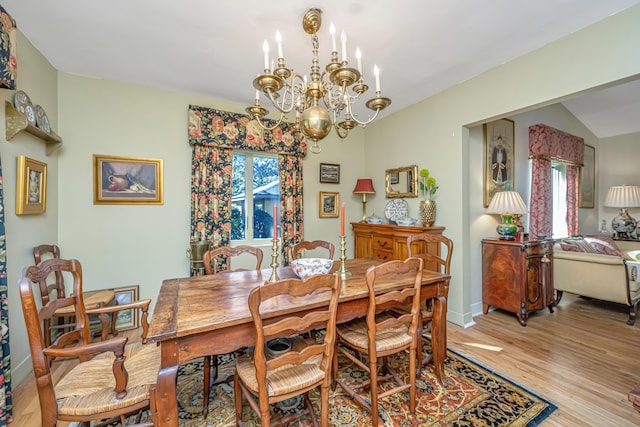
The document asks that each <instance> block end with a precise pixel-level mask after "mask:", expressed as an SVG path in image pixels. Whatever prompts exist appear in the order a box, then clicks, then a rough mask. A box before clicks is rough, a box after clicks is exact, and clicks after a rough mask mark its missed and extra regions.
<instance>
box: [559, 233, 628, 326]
mask: <svg viewBox="0 0 640 427" xmlns="http://www.w3.org/2000/svg"><path fill="white" fill-rule="evenodd" d="M639 270H640V242H627V241H614V240H613V239H611V238H610V237H606V236H592V237H589V236H585V237H578V238H574V237H572V238H566V239H558V240H556V241H555V243H554V248H553V282H554V283H553V285H554V288H555V290H556V303H558V302H560V299H561V298H562V294H563V292H569V293H572V294H576V295H581V296H584V297H588V298H593V299H598V300H603V301H609V302H614V303H619V304H624V305H626V306H627V307H629V320H628V321H627V324H629V325H633V323H634V322H635V320H636V312H637V308H638V303H639V302H640V278H639V277H638V272H639Z"/></svg>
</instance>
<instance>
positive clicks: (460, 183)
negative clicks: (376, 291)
mask: <svg viewBox="0 0 640 427" xmlns="http://www.w3.org/2000/svg"><path fill="white" fill-rule="evenodd" d="M638 22H640V6H635V7H632V8H630V9H628V10H627V11H625V12H623V13H621V14H618V15H614V16H612V17H609V18H607V19H605V20H603V21H601V22H599V23H596V24H594V25H592V26H590V27H588V28H586V29H583V30H581V31H577V32H575V33H573V34H571V35H569V36H567V37H564V38H562V39H560V40H558V41H556V42H554V43H551V44H549V45H547V46H545V47H543V48H541V49H538V50H536V51H534V52H532V53H530V54H527V55H524V56H522V57H520V58H518V59H516V60H514V61H511V62H508V63H506V64H503V65H501V66H499V67H496V68H494V69H492V70H490V71H488V72H486V73H483V74H482V75H480V76H478V77H476V78H474V79H471V80H469V81H466V82H464V83H461V84H460V85H458V86H455V87H453V88H450V89H448V90H445V91H443V92H442V93H440V94H437V95H435V96H433V97H431V98H429V99H426V100H424V101H422V102H419V103H417V104H415V105H413V106H411V107H409V108H406V109H404V110H402V111H400V112H397V113H395V114H393V115H391V116H389V117H387V118H385V119H383V120H381V121H379V122H376V123H374V124H373V125H372V126H370V127H368V128H367V134H366V142H367V149H366V151H365V157H366V162H365V164H366V167H367V169H366V172H367V173H368V174H369V175H372V176H374V177H375V176H380V174H381V173H382V171H384V170H385V169H387V168H389V167H397V166H401V165H407V164H415V163H418V166H419V167H428V168H429V169H430V170H431V173H432V175H433V176H435V177H436V178H437V179H438V180H439V183H440V190H438V199H437V201H438V219H437V220H436V224H437V225H442V226H445V227H446V234H447V235H448V236H449V237H450V238H452V239H453V241H454V243H455V245H456V247H455V250H454V251H455V253H454V258H453V262H452V276H453V279H452V282H451V288H450V294H449V296H450V298H449V307H448V308H449V311H448V319H449V320H450V321H452V322H455V323H458V324H465V325H466V324H471V323H472V308H471V307H472V304H473V303H477V298H475V300H474V298H472V288H473V289H474V292H473V295H477V289H478V286H479V285H478V283H479V280H480V278H481V274H482V271H481V268H479V267H478V263H477V261H474V260H477V257H478V256H479V249H478V248H479V246H478V245H479V242H478V240H477V239H478V238H479V237H480V236H487V235H493V231H492V230H491V228H492V225H493V224H494V223H495V220H490V219H487V217H488V215H485V214H484V213H482V212H477V209H478V206H479V205H478V203H480V205H481V202H479V201H478V200H479V199H477V197H478V193H480V192H481V186H480V185H478V183H479V182H481V178H480V177H479V176H471V172H470V171H471V167H472V166H471V165H473V164H476V162H482V158H481V157H480V158H478V153H477V150H475V151H474V144H473V143H472V142H471V141H470V137H469V129H471V128H472V127H473V126H477V125H479V124H482V123H484V122H487V121H491V120H493V119H495V118H499V117H510V116H514V115H516V114H519V113H522V112H526V111H532V110H534V109H536V108H540V107H543V106H546V105H551V104H554V103H557V102H558V101H561V100H563V99H566V98H568V97H570V96H572V95H574V94H578V93H580V92H583V91H587V90H590V89H591V88H595V87H601V86H605V85H608V84H612V82H618V81H622V80H624V79H630V78H636V77H638V76H640V56H638V55H637V45H636V43H635V42H634V41H633V40H637V39H638V38H639V37H640V27H639V26H638V25H637V23H638ZM399 144H401V145H400V146H401V147H402V149H398V146H399ZM523 167H524V166H522V165H516V170H517V171H518V172H517V173H518V174H519V175H518V176H519V177H520V176H521V175H520V174H521V171H522V170H523ZM520 182H522V181H520ZM517 186H519V184H517ZM518 189H520V188H518ZM384 202H385V200H384V199H382V198H379V199H377V200H376V201H374V202H373V203H372V204H371V209H373V210H374V211H380V212H381V211H382V209H383V208H384ZM409 203H410V209H411V213H412V215H415V214H416V212H417V209H418V199H410V200H409ZM472 239H473V240H472Z"/></svg>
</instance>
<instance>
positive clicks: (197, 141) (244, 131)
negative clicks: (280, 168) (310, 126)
mask: <svg viewBox="0 0 640 427" xmlns="http://www.w3.org/2000/svg"><path fill="white" fill-rule="evenodd" d="M275 123H276V122H274V121H273V120H267V124H268V126H269V127H272V126H273V125H275ZM189 144H190V145H202V146H210V147H219V148H232V149H238V150H254V151H267V152H272V153H279V154H288V155H294V156H295V155H297V156H302V157H304V156H305V155H306V153H307V143H306V141H305V140H304V138H300V136H299V133H298V132H296V131H295V130H294V129H293V125H291V124H289V123H284V122H283V123H280V125H279V126H277V127H276V128H275V129H273V130H272V131H268V130H264V129H262V128H261V127H260V125H259V124H258V122H256V121H255V120H252V119H251V118H250V117H249V116H247V115H245V114H237V113H230V112H227V111H219V110H214V109H213V108H207V107H199V106H196V105H190V106H189Z"/></svg>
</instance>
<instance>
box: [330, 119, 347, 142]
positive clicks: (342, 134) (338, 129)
mask: <svg viewBox="0 0 640 427" xmlns="http://www.w3.org/2000/svg"><path fill="white" fill-rule="evenodd" d="M333 128H334V129H335V130H336V133H337V134H338V136H339V137H340V139H345V138H346V137H347V136H348V135H349V130H348V129H342V128H341V127H340V126H338V122H337V121H334V122H333Z"/></svg>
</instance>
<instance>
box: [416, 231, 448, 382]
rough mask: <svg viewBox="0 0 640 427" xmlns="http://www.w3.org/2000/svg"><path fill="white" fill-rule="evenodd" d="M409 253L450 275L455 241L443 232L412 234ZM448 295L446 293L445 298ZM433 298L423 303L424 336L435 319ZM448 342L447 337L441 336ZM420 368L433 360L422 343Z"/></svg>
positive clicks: (422, 332)
mask: <svg viewBox="0 0 640 427" xmlns="http://www.w3.org/2000/svg"><path fill="white" fill-rule="evenodd" d="M407 254H408V255H409V256H410V257H418V258H421V259H422V260H423V263H424V269H425V270H432V271H436V272H438V273H443V274H447V275H449V274H450V273H451V256H452V255H453V242H452V241H451V240H450V239H449V238H447V237H445V236H443V235H442V234H430V233H420V234H412V235H410V236H409V237H407ZM449 282H450V280H447V281H446V282H445V290H446V291H447V293H448V290H449ZM446 297H447V295H445V298H446ZM432 302H433V300H432V299H426V300H424V301H423V302H422V304H421V313H420V315H421V319H422V321H421V324H420V330H419V335H420V336H422V335H423V334H425V333H427V334H428V333H430V332H431V324H432V321H433V310H432V307H433V304H432ZM440 339H442V340H444V341H443V342H447V337H446V336H444V337H440ZM418 349H419V353H418V362H419V363H418V369H420V367H422V366H426V365H427V364H428V363H430V362H432V361H433V356H432V355H431V354H428V355H427V354H424V353H423V352H422V345H420V346H419V347H418ZM438 381H439V382H440V383H442V378H438Z"/></svg>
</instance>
